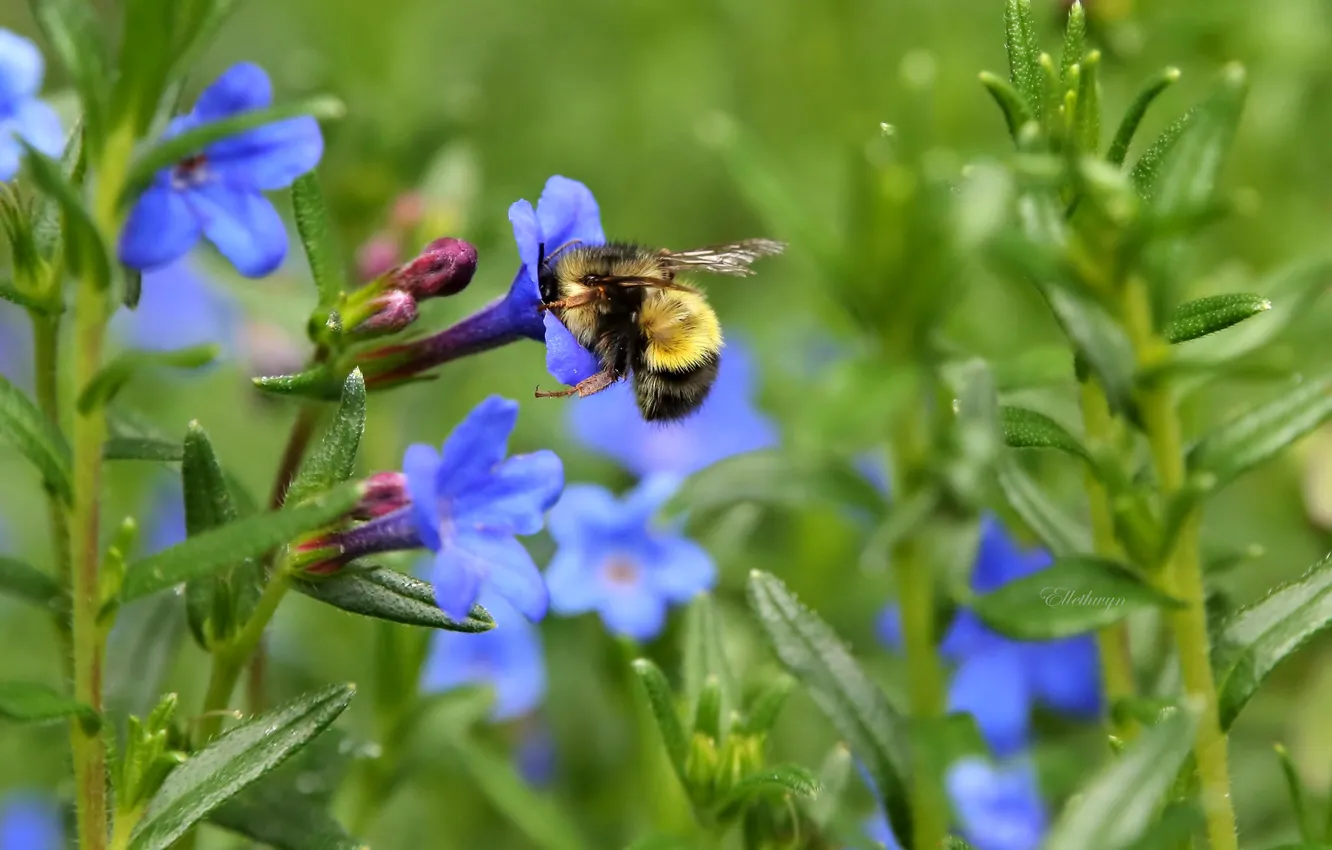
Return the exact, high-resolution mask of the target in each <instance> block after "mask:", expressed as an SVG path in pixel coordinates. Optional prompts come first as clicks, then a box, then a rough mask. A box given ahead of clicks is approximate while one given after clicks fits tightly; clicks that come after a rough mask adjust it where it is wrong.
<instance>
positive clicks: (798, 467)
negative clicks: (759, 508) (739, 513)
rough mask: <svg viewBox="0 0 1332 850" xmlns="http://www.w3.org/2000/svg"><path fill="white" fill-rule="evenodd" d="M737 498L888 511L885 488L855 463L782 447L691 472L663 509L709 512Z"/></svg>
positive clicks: (876, 513)
mask: <svg viewBox="0 0 1332 850" xmlns="http://www.w3.org/2000/svg"><path fill="white" fill-rule="evenodd" d="M737 502H757V503H758V504H761V505H772V506H780V507H787V508H798V509H803V508H808V507H809V506H810V505H815V504H827V505H834V506H837V505H841V506H847V507H852V508H858V509H860V510H862V511H866V512H868V513H869V514H870V515H871V516H879V515H881V514H883V513H884V511H885V510H886V501H885V498H884V496H883V494H882V493H880V492H879V490H878V489H876V488H875V486H874V485H873V484H871V483H870V482H869V481H868V480H867V479H866V478H865V476H864V475H862V474H861V472H860V470H858V469H857V468H856V466H855V465H854V463H853V462H852V461H851V460H849V459H847V458H839V457H832V456H821V457H806V456H797V455H794V454H792V453H790V452H784V451H781V450H778V449H772V450H763V451H756V452H747V453H745V454H740V455H735V456H734V457H729V458H727V459H726V460H723V461H720V462H718V463H715V464H713V465H712V466H709V467H707V468H706V469H704V470H702V471H700V472H697V473H695V474H694V475H691V476H690V477H689V478H688V479H687V480H686V481H685V482H684V484H683V485H682V486H681V487H680V490H679V492H678V493H676V494H675V497H674V498H672V499H671V501H670V502H669V503H668V504H667V507H666V509H665V513H666V514H668V515H678V514H681V513H683V512H686V511H687V512H688V513H689V514H690V515H698V514H707V513H711V512H714V511H717V510H720V509H722V508H729V507H731V506H732V505H734V504H735V503H737Z"/></svg>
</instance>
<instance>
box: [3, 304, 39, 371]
mask: <svg viewBox="0 0 1332 850" xmlns="http://www.w3.org/2000/svg"><path fill="white" fill-rule="evenodd" d="M31 363H32V324H31V323H30V322H29V321H28V317H27V316H25V315H24V314H23V311H22V310H21V309H19V308H18V307H14V306H12V305H10V304H9V303H7V302H6V303H0V375H4V376H5V377H6V378H8V379H9V380H10V381H12V382H13V383H15V384H17V385H18V386H20V387H23V388H25V389H26V388H28V387H29V386H30V385H31V383H32V366H31Z"/></svg>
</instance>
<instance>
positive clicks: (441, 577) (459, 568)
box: [430, 541, 489, 620]
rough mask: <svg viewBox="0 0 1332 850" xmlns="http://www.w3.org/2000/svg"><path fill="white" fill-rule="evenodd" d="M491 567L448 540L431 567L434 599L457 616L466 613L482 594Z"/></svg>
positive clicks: (459, 617) (456, 617)
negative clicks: (482, 586)
mask: <svg viewBox="0 0 1332 850" xmlns="http://www.w3.org/2000/svg"><path fill="white" fill-rule="evenodd" d="M488 569H489V566H488V565H487V564H486V563H485V562H484V561H480V560H478V559H477V558H476V556H475V555H473V554H472V553H471V552H469V551H467V550H465V549H462V548H460V547H459V546H456V545H453V543H452V541H445V543H444V547H443V548H442V549H440V550H439V552H437V553H436V554H435V560H434V563H433V564H432V565H431V570H430V583H431V584H433V585H434V586H435V602H436V603H437V604H438V605H439V607H440V610H442V611H443V612H444V613H445V614H448V615H449V616H450V617H452V618H453V619H455V620H461V619H462V618H464V617H466V616H467V614H468V612H470V611H471V610H472V606H473V605H475V604H476V600H477V597H479V596H480V595H481V582H482V581H483V580H484V579H485V576H486V572H487V571H488Z"/></svg>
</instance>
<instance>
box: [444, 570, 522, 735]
mask: <svg viewBox="0 0 1332 850" xmlns="http://www.w3.org/2000/svg"><path fill="white" fill-rule="evenodd" d="M481 604H482V605H484V606H485V607H486V610H487V611H489V612H490V614H491V616H493V617H494V618H495V623H496V625H495V628H493V629H491V630H490V631H488V632H481V633H480V634H466V633H463V632H449V631H437V632H434V633H433V634H432V636H431V638H430V654H429V656H427V658H426V663H425V669H424V671H423V672H422V674H421V689H422V690H424V691H426V692H434V691H449V690H453V689H454V688H458V687H461V686H463V685H488V686H490V687H491V688H493V689H494V692H495V704H494V706H493V708H492V709H491V715H490V716H491V719H492V720H497V721H502V720H512V719H514V718H517V717H521V716H523V715H525V714H529V713H530V712H532V711H533V710H534V709H535V708H536V707H537V706H538V705H540V704H541V700H542V698H543V697H544V696H545V695H546V661H545V656H544V655H543V653H542V648H541V636H540V635H539V634H538V632H537V628H536V626H534V625H532V624H531V623H529V622H527V621H526V620H524V619H523V618H522V617H520V616H518V614H517V612H515V611H514V610H513V608H512V607H511V606H510V605H509V603H508V602H506V601H505V600H504V599H503V598H502V597H500V596H498V595H497V594H494V593H487V594H483V595H482V596H481Z"/></svg>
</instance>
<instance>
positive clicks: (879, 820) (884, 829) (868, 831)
mask: <svg viewBox="0 0 1332 850" xmlns="http://www.w3.org/2000/svg"><path fill="white" fill-rule="evenodd" d="M862 828H863V829H864V830H865V836H866V837H867V838H869V840H870V841H876V842H878V843H879V844H880V845H881V846H883V847H884V848H885V850H902V845H901V844H899V843H898V842H897V836H895V835H893V829H892V827H891V826H889V825H888V817H887V816H886V815H884V814H883V813H882V812H879V813H877V814H875V815H874V816H873V817H871V818H869V819H868V820H866V821H865V825H864V826H863V827H862Z"/></svg>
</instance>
